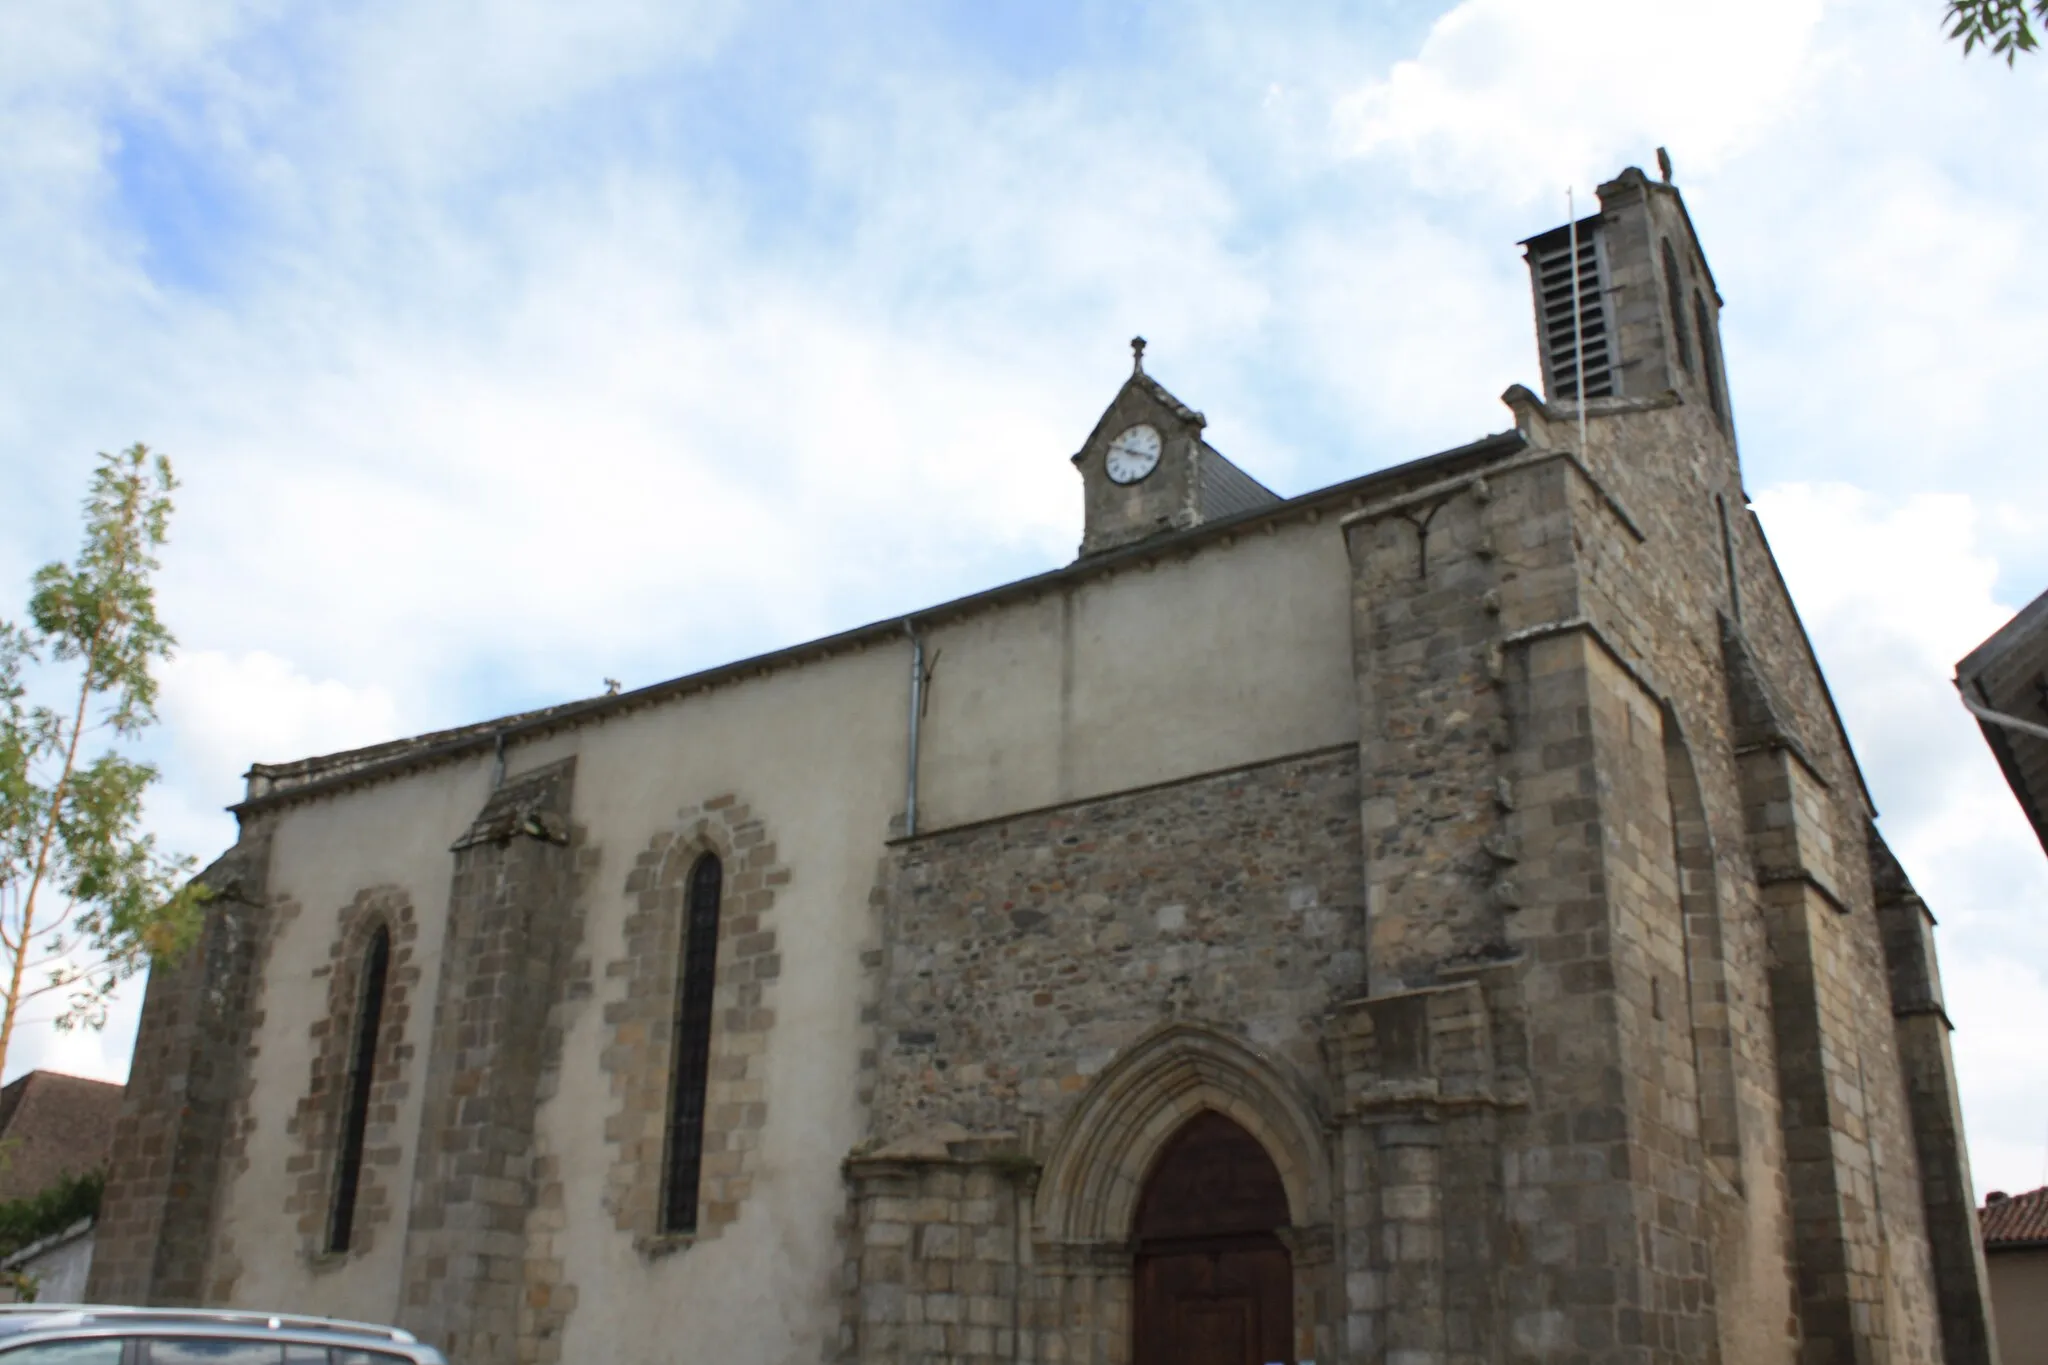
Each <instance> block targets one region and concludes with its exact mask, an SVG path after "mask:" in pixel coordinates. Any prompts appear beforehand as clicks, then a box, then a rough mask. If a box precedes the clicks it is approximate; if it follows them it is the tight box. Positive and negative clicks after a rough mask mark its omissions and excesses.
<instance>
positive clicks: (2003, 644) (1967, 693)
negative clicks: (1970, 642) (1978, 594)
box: [1956, 593, 2048, 850]
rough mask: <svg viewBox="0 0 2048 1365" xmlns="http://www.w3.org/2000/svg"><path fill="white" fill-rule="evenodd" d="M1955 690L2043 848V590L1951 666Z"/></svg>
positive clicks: (2047, 671) (2046, 787) (2047, 611)
mask: <svg viewBox="0 0 2048 1365" xmlns="http://www.w3.org/2000/svg"><path fill="white" fill-rule="evenodd" d="M1956 690H1957V691H1959V692H1961V693H1962V697H1963V705H1964V706H1966V707H1968V708H1969V710H1970V714H1971V715H1973V716H1975V717H1976V718H1977V724H1978V726H1979V727H1980V728H1981V729H1982V730H1983V731H1984V740H1985V742H1986V743H1987V744H1989V745H1990V746H1991V752H1992V753H1993V754H1995V755H1997V757H1998V766H1999V768H2000V770H2001V771H2003V772H2004V773H2005V780H2006V783H2007V784H2008V785H2009V786H2011V788H2012V794H2013V795H2014V796H2015V797H2017V798H2019V803H2020V808H2021V809H2022V810H2024V811H2026V813H2027V819H2028V820H2029V821H2031V822H2032V823H2033V826H2034V834H2035V837H2037V838H2039V839H2040V841H2041V847H2042V848H2043V849H2044V850H2048V593H2043V594H2041V596H2039V597H2037V598H2035V599H2034V600H2033V601H2032V602H2030V603H2028V604H2027V605H2026V606H2025V607H2023V608H2021V610H2020V612H2019V614H2018V615H2017V616H2015V617H2013V618H2012V620H2010V621H2008V622H2006V623H2005V625H2004V626H2003V627H2001V628H2000V629H1999V631H1998V633H1997V634H1996V635H1993V636H1992V637H1991V638H1990V639H1988V640H1986V641H1985V642H1984V643H1983V644H1981V645H1979V646H1977V647H1976V648H1975V649H1973V650H1971V651H1970V654H1969V657H1968V658H1966V659H1964V660H1963V661H1962V662H1961V663H1959V664H1957V665H1956Z"/></svg>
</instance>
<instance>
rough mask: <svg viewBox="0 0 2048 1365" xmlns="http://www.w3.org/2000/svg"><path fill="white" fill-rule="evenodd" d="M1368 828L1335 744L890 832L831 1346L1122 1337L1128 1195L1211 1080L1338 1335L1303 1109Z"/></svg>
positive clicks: (1352, 986)
mask: <svg viewBox="0 0 2048 1365" xmlns="http://www.w3.org/2000/svg"><path fill="white" fill-rule="evenodd" d="M1359 854H1360V850H1359V807H1358V787H1357V763H1356V758H1355V754H1354V752H1353V751H1352V750H1351V749H1350V748H1348V747H1346V748H1344V749H1339V750H1333V751H1322V752H1317V753H1312V754H1306V755H1300V756H1295V757H1290V758H1283V759H1276V760H1275V761H1273V762H1270V763H1266V764H1260V765H1256V766H1253V767H1249V768H1243V769H1237V770H1233V771H1230V772H1224V773H1217V774H1211V775H1207V776H1201V777H1195V778H1191V779H1189V780H1187V781H1184V782H1179V783H1172V784H1167V785H1164V786H1160V787H1153V788H1148V789H1144V790H1141V791H1135V792H1130V793H1125V794H1122V795H1116V796H1110V797H1105V798H1101V799H1097V800H1091V801H1085V802H1079V803H1076V804H1074V805H1070V806H1064V807H1060V808H1058V809H1055V810H1051V811H1043V812H1036V813H1031V814H1025V815H1020V816H1018V817H1016V818H1014V819H1010V820H1005V821H996V822H991V823H988V824H983V825H978V826H973V827H969V828H964V829H959V830H953V831H947V832H941V833H935V834H931V835H927V836H923V837H920V838H918V839H915V840H911V841H907V842H905V843H902V844H900V845H898V846H897V848H896V854H895V860H894V867H893V870H892V871H891V872H890V874H889V876H888V877H887V879H886V883H885V894H884V904H883V907H882V918H883V922H884V944H885V946H884V948H883V953H882V962H881V967H880V971H881V981H880V983H879V989H878V991H877V993H876V997H875V999H876V1004H875V1006H874V1011H875V1016H876V1029H877V1049H876V1050H877V1058H876V1070H875V1103H874V1108H873V1116H874V1117H873V1129H872V1133H871V1136H870V1137H869V1139H868V1140H867V1141H866V1142H864V1143H863V1144H862V1146H861V1147H860V1148H859V1149H858V1150H857V1151H856V1153H855V1154H854V1156H853V1157H852V1159H851V1160H850V1161H849V1163H848V1176H849V1181H850V1184H851V1195H852V1203H851V1211H850V1217H849V1239H850V1243H851V1248H850V1259H849V1278H850V1280H851V1281H852V1283H851V1285H850V1298H849V1309H848V1311H849V1322H848V1329H847V1333H846V1339H845V1340H844V1342H843V1348H844V1350H845V1353H846V1355H847V1357H848V1358H849V1359H854V1360H859V1361H863V1362H883V1361H892V1362H893V1361H906V1360H911V1359H937V1358H943V1359H949V1360H963V1361H971V1360H985V1361H989V1362H994V1361H997V1360H1009V1361H1041V1360H1042V1361H1072V1362H1080V1361H1098V1362H1105V1363H1107V1365H1116V1363H1119V1362H1123V1361H1125V1360H1127V1359H1128V1353H1129V1349H1130V1331H1131V1327H1130V1319H1129V1310H1130V1294H1131V1278H1130V1277H1131V1269H1132V1259H1131V1255H1132V1253H1131V1242H1130V1238H1131V1229H1130V1226H1129V1224H1128V1222H1127V1221H1123V1222H1120V1221H1119V1220H1122V1219H1127V1218H1128V1217H1129V1215H1130V1212H1131V1210H1132V1209H1133V1208H1134V1207H1135V1204H1134V1201H1135V1198H1136V1187H1137V1184H1138V1182H1139V1181H1140V1180H1141V1179H1142V1176H1143V1160H1144V1157H1143V1154H1144V1153H1145V1152H1148V1151H1153V1150H1156V1148H1157V1146H1158V1144H1161V1143H1163V1142H1164V1141H1165V1139H1166V1138H1167V1137H1168V1136H1170V1134H1171V1133H1172V1131H1174V1130H1175V1129H1176V1128H1177V1127H1178V1125H1179V1124H1180V1123H1182V1122H1185V1121H1186V1119H1187V1118H1189V1117H1192V1115H1193V1114H1195V1113H1197V1112H1199V1111H1200V1110H1201V1109H1202V1108H1203V1107H1216V1108H1218V1109H1220V1110H1222V1111H1223V1112H1226V1113H1229V1114H1230V1115H1232V1117H1233V1118H1235V1119H1237V1120H1238V1121H1240V1122H1241V1123H1243V1124H1244V1125H1245V1126H1247V1127H1248V1128H1249V1129H1250V1130H1251V1131H1253V1132H1254V1134H1261V1133H1263V1134H1266V1136H1265V1137H1263V1138H1262V1141H1264V1142H1266V1144H1267V1145H1268V1146H1269V1149H1270V1150H1271V1151H1272V1153H1273V1155H1274V1158H1275V1161H1276V1163H1277V1164H1278V1166H1279V1169H1280V1170H1281V1172H1282V1176H1283V1179H1284V1180H1288V1181H1290V1182H1292V1183H1291V1185H1290V1188H1291V1189H1292V1190H1294V1191H1295V1193H1296V1196H1297V1199H1298V1203H1297V1205H1296V1217H1297V1221H1298V1222H1299V1223H1300V1224H1301V1225H1300V1226H1298V1227H1297V1228H1295V1229H1294V1230H1293V1231H1292V1232H1291V1233H1290V1235H1291V1236H1293V1237H1294V1238H1295V1242H1294V1244H1293V1249H1294V1261H1295V1267H1296V1276H1297V1286H1298V1287H1297V1301H1296V1307H1295V1325H1296V1333H1297V1337H1298V1338H1299V1340H1300V1342H1301V1346H1300V1349H1299V1354H1300V1355H1301V1356H1303V1357H1308V1358H1313V1357H1318V1356H1321V1357H1325V1358H1327V1357H1329V1356H1330V1355H1331V1354H1332V1352H1333V1351H1334V1350H1335V1349H1336V1341H1335V1338H1334V1336H1333V1334H1332V1332H1331V1330H1330V1324H1331V1323H1332V1322H1334V1320H1335V1318H1336V1316H1337V1315H1338V1313H1339V1312H1340V1304H1339V1293H1338V1290H1337V1289H1336V1287H1335V1286H1334V1284H1333V1283H1332V1282H1331V1281H1329V1280H1328V1279H1327V1278H1326V1270H1327V1269H1328V1268H1329V1267H1331V1266H1332V1265H1334V1264H1335V1251H1334V1248H1333V1245H1332V1242H1331V1236H1332V1223H1333V1220H1334V1217H1335V1208H1334V1204H1333V1201H1332V1198H1331V1193H1330V1189H1329V1182H1328V1179H1327V1176H1326V1175H1320V1174H1317V1172H1319V1171H1322V1170H1324V1169H1325V1168H1326V1167H1327V1162H1328V1150H1327V1141H1328V1140H1327V1134H1326V1132H1325V1128H1324V1124H1325V1120H1322V1119H1315V1118H1312V1117H1309V1115H1311V1114H1312V1113H1313V1112H1314V1111H1315V1110H1316V1107H1317V1106H1318V1105H1320V1104H1322V1103H1323V1099H1319V1098H1317V1097H1318V1096H1322V1097H1324V1098H1327V1095H1328V1089H1327V1082H1326V1081H1325V1080H1324V1075H1325V1068H1326V1059H1325V1054H1324V1035H1325V1018H1326V1014H1327V1012H1328V1011H1329V1009H1330V1008H1331V1007H1332V1006H1333V1005H1334V1004H1335V1003H1336V1002H1337V1001H1339V1000H1341V999H1343V998H1345V997H1347V996H1349V995H1351V994H1354V993H1356V992H1357V990H1358V989H1359V986H1360V985H1361V982H1362V976H1363V968H1364V953H1363V943H1362V920H1363V904H1362V888H1361V886H1360V880H1359V872H1360V865H1361V864H1360V856H1359ZM1254 1074H1256V1076H1258V1077H1259V1078H1261V1079H1259V1080H1257V1081H1253V1080H1248V1079H1247V1078H1248V1077H1251V1076H1253V1075H1254ZM1261 1087H1263V1089H1262V1088H1261ZM1205 1097H1206V1098H1205ZM1089 1106H1093V1108H1092V1109H1091V1108H1089ZM1282 1111H1285V1112H1287V1113H1291V1114H1292V1115H1294V1120H1293V1122H1292V1125H1291V1126H1287V1125H1283V1128H1284V1132H1283V1131H1281V1130H1277V1129H1275V1128H1273V1126H1272V1125H1273V1123H1274V1121H1275V1120H1274V1115H1275V1114H1276V1113H1278V1112H1282ZM1088 1115H1092V1117H1088ZM1047 1160H1052V1161H1054V1162H1055V1164H1056V1166H1057V1169H1056V1170H1054V1171H1052V1172H1050V1173H1048V1174H1046V1175H1044V1176H1041V1174H1040V1167H1041V1164H1042V1163H1044V1162H1046V1161H1047ZM1042 1179H1043V1180H1044V1181H1046V1182H1048V1183H1047V1184H1045V1185H1044V1186H1043V1187H1041V1184H1040V1182H1041V1180H1042ZM1034 1200H1035V1201H1036V1202H1035V1203H1034ZM1048 1201H1050V1202H1048ZM1061 1210H1064V1212H1061ZM1020 1286H1021V1287H1020Z"/></svg>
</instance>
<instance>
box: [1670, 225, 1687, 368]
mask: <svg viewBox="0 0 2048 1365" xmlns="http://www.w3.org/2000/svg"><path fill="white" fill-rule="evenodd" d="M1664 297H1665V299H1666V300H1667V301H1668V302H1669V303H1670V305H1671V336H1672V339H1673V340H1674V341H1676V342H1677V343H1678V364H1679V367H1680V368H1681V369H1683V370H1684V371H1685V372H1686V373H1687V374H1691V373H1692V333H1691V332H1690V331H1689V330H1688V329H1687V326H1686V321H1685V293H1684V291H1683V289H1682V287H1681V286H1680V284H1679V282H1678V253H1677V252H1675V251H1673V250H1672V249H1671V241H1670V239H1669V238H1666V239H1665V241H1664Z"/></svg>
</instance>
